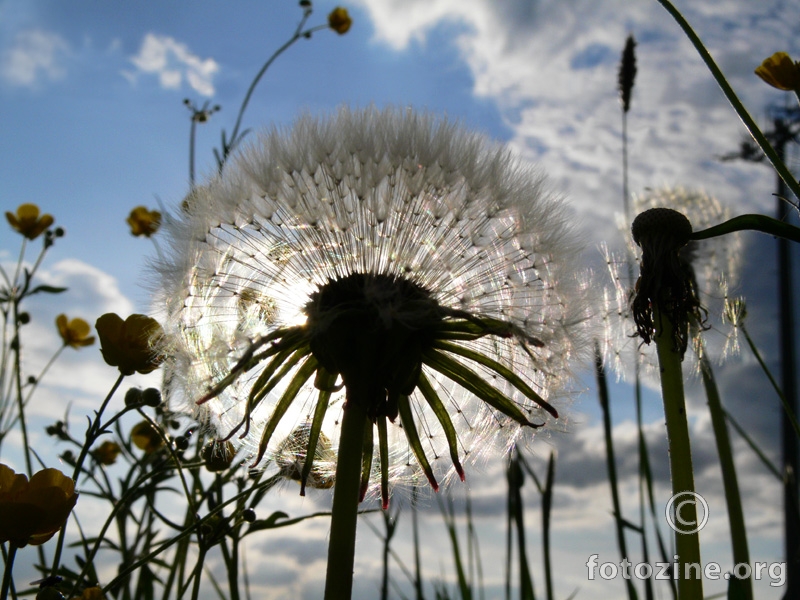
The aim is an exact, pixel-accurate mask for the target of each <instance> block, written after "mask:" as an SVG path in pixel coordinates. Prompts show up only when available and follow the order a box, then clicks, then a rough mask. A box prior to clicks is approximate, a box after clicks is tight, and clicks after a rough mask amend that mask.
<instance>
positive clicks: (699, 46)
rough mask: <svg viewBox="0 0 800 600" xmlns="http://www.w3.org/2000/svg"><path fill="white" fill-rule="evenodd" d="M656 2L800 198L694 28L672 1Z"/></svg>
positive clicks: (799, 190) (797, 187)
mask: <svg viewBox="0 0 800 600" xmlns="http://www.w3.org/2000/svg"><path fill="white" fill-rule="evenodd" d="M658 2H659V3H660V4H661V6H663V7H664V8H665V9H666V10H667V12H668V13H669V14H670V15H671V16H672V18H673V19H675V21H676V22H677V23H678V25H679V26H680V27H681V29H683V32H684V33H685V34H686V37H688V38H689V40H690V41H691V42H692V44H693V45H694V47H695V49H696V50H697V52H698V53H699V54H700V58H702V59H703V62H705V63H706V66H707V67H708V69H709V70H710V71H711V74H712V75H713V76H714V79H716V81H717V84H718V85H719V87H720V88H721V89H722V92H723V93H724V94H725V97H726V98H727V99H728V102H730V103H731V106H733V110H735V111H736V114H737V115H739V118H740V119H741V120H742V122H743V123H744V126H745V127H747V130H748V131H749V132H750V135H752V136H753V139H754V140H755V141H756V143H757V144H758V145H759V146H760V147H761V149H762V150H763V151H764V154H766V155H767V158H768V159H769V161H770V162H771V163H772V166H773V167H775V170H776V171H777V172H778V175H780V178H781V179H783V180H784V181H785V182H786V185H787V186H789V188H790V189H791V190H792V192H793V193H794V195H795V196H796V197H797V198H798V199H800V183H799V182H798V181H797V179H795V178H794V176H793V175H792V173H791V171H789V169H788V168H787V167H786V164H785V163H784V162H783V160H781V158H780V156H778V153H777V152H776V151H775V148H773V147H772V144H770V143H769V140H767V138H766V136H765V135H764V134H763V133H762V132H761V129H759V127H758V125H756V122H755V121H754V120H753V117H751V116H750V113H748V112H747V109H746V108H745V107H744V104H742V101H741V100H739V97H738V96H737V95H736V92H734V91H733V88H732V87H731V86H730V84H729V83H728V80H727V79H726V78H725V75H724V74H723V73H722V70H721V69H720V68H719V67H718V66H717V63H716V62H714V59H713V58H712V57H711V54H709V52H708V50H707V49H706V47H705V44H703V41H702V40H701V39H700V37H699V36H698V35H697V34H696V33H695V31H694V29H692V26H691V25H689V22H688V21H687V20H686V19H684V18H683V15H682V14H681V13H680V11H679V10H678V9H677V8H675V6H674V5H673V4H672V2H670V0H658Z"/></svg>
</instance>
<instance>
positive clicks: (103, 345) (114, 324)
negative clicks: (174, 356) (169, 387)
mask: <svg viewBox="0 0 800 600" xmlns="http://www.w3.org/2000/svg"><path fill="white" fill-rule="evenodd" d="M94 327H95V329H97V335H99V336H100V352H102V353H103V359H104V360H105V361H106V363H108V364H109V365H111V366H112V367H119V370H120V372H121V373H122V374H123V375H133V374H134V373H135V372H139V373H142V374H145V373H150V372H151V371H154V370H155V369H157V368H158V366H159V365H160V364H161V361H162V360H163V357H162V356H160V355H159V354H158V353H157V352H156V351H155V349H154V344H156V343H157V341H158V340H159V338H161V337H162V336H163V335H164V330H163V329H162V328H161V325H159V323H158V321H156V320H155V319H151V318H150V317H147V316H145V315H136V314H134V315H131V316H129V317H128V318H127V319H125V320H124V321H123V320H122V318H121V317H120V316H119V315H117V314H115V313H106V314H104V315H103V316H102V317H100V318H99V319H97V322H96V323H95V325H94Z"/></svg>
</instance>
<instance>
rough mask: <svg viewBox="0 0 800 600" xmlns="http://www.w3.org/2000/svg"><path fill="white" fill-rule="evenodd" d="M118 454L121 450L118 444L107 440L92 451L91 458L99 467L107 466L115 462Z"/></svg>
mask: <svg viewBox="0 0 800 600" xmlns="http://www.w3.org/2000/svg"><path fill="white" fill-rule="evenodd" d="M120 452H122V448H120V447H119V444H118V443H116V442H112V441H110V440H108V441H105V442H103V443H102V444H100V445H99V446H98V447H97V448H95V449H94V450H92V456H93V457H94V459H95V460H96V461H97V462H99V463H100V464H101V465H105V466H108V465H113V464H114V463H115V462H117V456H119V453H120Z"/></svg>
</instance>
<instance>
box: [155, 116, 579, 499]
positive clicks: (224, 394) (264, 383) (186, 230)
mask: <svg viewBox="0 0 800 600" xmlns="http://www.w3.org/2000/svg"><path fill="white" fill-rule="evenodd" d="M166 228H167V230H168V232H169V237H170V239H171V244H172V253H171V258H169V259H166V260H165V261H164V262H163V263H162V264H161V265H160V266H159V271H160V274H161V276H162V282H163V284H162V286H163V301H164V302H165V306H166V310H167V313H168V318H167V329H168V330H169V334H168V335H169V338H170V344H171V346H170V348H169V349H168V353H169V355H170V356H171V358H170V360H169V370H170V372H171V376H170V379H171V380H170V384H169V386H168V397H169V401H170V402H171V403H172V405H173V407H175V406H181V404H182V405H183V407H184V408H189V409H191V410H192V412H193V413H194V414H195V416H196V418H198V419H201V420H203V421H205V422H207V423H208V424H209V425H211V426H212V427H213V428H214V429H215V430H216V432H217V433H218V435H220V436H223V437H229V438H230V439H231V440H232V441H234V442H236V441H237V440H240V443H241V444H242V445H243V446H244V447H245V449H246V450H245V451H246V452H249V453H251V454H252V455H253V457H254V460H255V461H256V462H260V461H261V460H262V459H263V458H264V457H266V458H267V459H268V460H272V459H275V460H277V461H278V462H280V461H279V458H280V457H279V455H280V449H281V447H282V443H281V441H280V440H284V439H286V438H287V437H289V436H294V438H293V439H297V438H298V437H303V436H302V435H300V434H298V432H301V433H303V435H305V436H306V437H303V439H308V447H307V449H306V454H305V456H312V457H313V456H315V455H317V454H316V444H317V440H318V439H319V438H320V435H321V432H322V431H323V430H324V431H328V432H329V435H328V438H330V440H331V441H332V442H333V445H334V447H335V446H336V442H337V441H338V438H337V435H338V431H337V427H336V426H337V424H338V422H339V417H340V415H341V409H342V406H343V405H344V404H345V403H346V402H354V403H357V404H358V405H359V406H361V408H362V409H363V410H364V411H365V412H366V414H367V416H368V417H369V419H370V421H371V422H372V423H373V424H374V425H375V429H377V436H375V439H374V443H373V442H371V440H373V427H371V426H367V431H366V436H367V440H366V442H365V445H364V448H365V449H364V456H363V464H364V468H363V478H362V498H363V494H364V492H365V490H366V487H367V486H368V485H371V484H372V483H373V481H380V483H381V485H380V489H381V496H382V498H383V502H384V505H386V503H387V502H388V482H389V480H393V479H395V478H398V477H400V476H401V475H403V474H406V475H409V474H411V475H412V476H414V475H415V474H416V473H419V472H422V473H423V474H424V475H425V477H426V478H427V479H428V481H429V482H430V483H431V485H432V486H433V487H434V488H436V487H437V479H438V478H441V477H442V476H445V477H447V476H449V475H451V474H453V473H457V474H458V475H459V476H460V477H461V478H462V479H463V477H464V472H463V468H462V466H461V463H462V460H463V459H464V458H466V457H469V458H471V459H474V457H475V456H476V455H477V454H479V453H480V452H481V450H482V449H484V448H487V447H489V446H500V447H501V448H503V449H508V448H509V447H510V445H511V444H512V443H514V441H515V440H516V439H517V438H518V436H519V435H520V434H521V433H522V432H523V431H528V430H533V429H534V428H536V427H539V426H540V425H542V424H544V422H545V421H546V420H547V419H548V418H555V417H556V416H557V412H556V410H555V408H553V407H552V404H551V403H552V402H553V401H554V400H557V399H558V398H559V396H560V395H562V394H564V393H565V392H566V389H567V384H568V383H569V380H570V369H569V362H570V360H571V359H572V358H574V357H575V355H576V353H578V352H579V351H582V350H583V349H584V347H585V346H586V345H585V344H584V343H583V338H582V337H581V336H582V334H581V329H582V324H583V322H584V321H585V319H586V303H585V301H584V300H583V298H585V295H586V294H585V290H584V289H583V288H582V284H581V282H580V278H579V276H578V274H577V273H575V272H573V271H576V270H577V269H576V267H577V262H578V254H579V252H580V250H581V247H580V245H579V244H578V243H577V242H576V236H575V234H574V232H573V230H572V228H571V226H570V225H569V224H568V223H567V216H566V214H565V207H564V205H563V204H562V203H560V202H559V201H558V199H556V198H555V197H553V196H552V195H550V194H549V193H548V192H547V191H546V188H545V182H544V180H543V178H542V176H541V175H540V174H539V173H538V172H537V171H535V170H533V169H532V168H531V167H529V166H525V165H523V164H521V163H520V162H519V161H517V160H516V159H514V158H513V157H512V156H511V155H510V154H509V152H508V151H507V150H505V149H503V148H501V147H497V146H495V145H493V144H491V143H489V142H487V141H486V140H485V139H484V138H483V137H482V136H480V135H477V134H474V133H471V132H469V131H466V130H464V129H462V128H461V127H460V126H458V125H457V124H454V123H452V122H450V121H447V120H445V119H439V118H436V117H434V116H431V115H428V114H418V113H415V112H413V111H411V110H396V109H386V110H378V109H376V108H367V109H364V110H351V109H348V108H342V109H340V110H339V111H338V112H337V113H336V114H335V115H333V116H332V117H329V118H314V117H312V116H304V117H302V118H300V119H299V120H298V121H297V122H296V123H295V125H294V126H293V127H292V128H291V129H288V130H277V129H274V130H272V131H270V132H268V133H266V134H265V135H263V136H262V137H261V138H260V139H259V140H258V142H257V143H255V144H254V145H253V146H252V147H250V148H249V149H247V150H246V151H244V152H243V153H242V154H241V155H240V156H238V157H237V159H236V160H234V161H232V163H229V164H228V165H227V166H226V168H225V170H224V172H223V173H222V175H221V176H220V177H218V178H216V179H213V180H211V181H210V182H208V183H207V184H206V185H205V186H202V187H199V188H197V189H196V190H195V191H194V192H193V194H192V197H191V201H190V205H189V206H188V208H187V210H185V211H184V214H182V215H180V216H177V217H173V218H171V219H169V220H168V222H167V223H166ZM198 401H199V402H198ZM304 432H307V434H305V433H304ZM326 439H327V438H326ZM373 446H374V447H375V448H376V451H374V452H373V450H372V448H373ZM283 447H285V444H283ZM293 452H294V455H295V458H296V457H297V456H296V455H297V452H296V450H295V451H293ZM373 454H375V455H377V456H373ZM442 457H447V458H446V459H444V460H441V459H442ZM281 460H282V459H281ZM441 463H445V464H447V465H448V466H446V467H444V466H442V464H441ZM311 469H312V461H309V460H305V466H304V468H303V473H302V475H301V477H300V478H301V479H302V481H303V485H305V483H306V481H307V479H308V475H309V473H311ZM319 477H320V476H319V474H318V475H317V478H319ZM323 480H324V478H323ZM325 481H327V480H325ZM301 493H302V488H301Z"/></svg>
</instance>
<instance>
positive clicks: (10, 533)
mask: <svg viewBox="0 0 800 600" xmlns="http://www.w3.org/2000/svg"><path fill="white" fill-rule="evenodd" d="M77 501H78V495H77V494H76V493H75V483H74V482H73V481H72V479H70V478H69V477H67V476H66V475H64V474H63V473H62V472H61V471H59V470H57V469H43V470H42V471H39V472H38V473H36V474H34V475H33V477H31V479H30V481H28V478H27V477H26V476H25V475H17V474H16V473H14V471H13V469H11V468H9V467H8V466H6V465H4V464H0V543H5V542H11V543H12V544H14V545H16V546H18V547H22V546H25V545H26V544H32V545H35V546H37V545H39V544H44V543H45V542H46V541H47V540H49V539H50V538H51V537H53V535H55V533H56V532H57V531H58V530H59V529H61V527H62V526H63V525H64V522H65V521H66V520H67V517H69V513H70V512H72V509H73V507H74V506H75V503H76V502H77Z"/></svg>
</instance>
